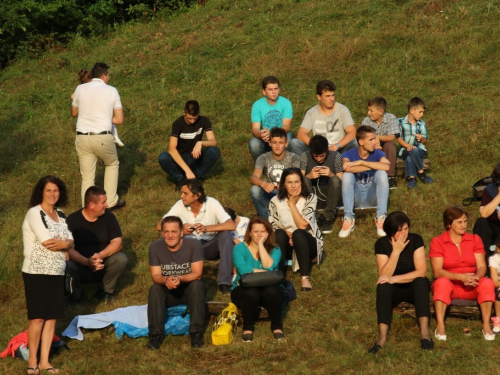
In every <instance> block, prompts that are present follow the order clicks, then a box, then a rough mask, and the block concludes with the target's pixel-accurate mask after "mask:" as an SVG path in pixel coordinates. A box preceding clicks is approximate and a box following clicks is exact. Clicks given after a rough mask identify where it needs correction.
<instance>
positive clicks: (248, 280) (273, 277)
mask: <svg viewBox="0 0 500 375" xmlns="http://www.w3.org/2000/svg"><path fill="white" fill-rule="evenodd" d="M282 281H283V272H281V271H280V270H275V271H265V272H250V273H245V274H244V275H241V279H240V285H241V286H242V287H243V288H254V287H258V286H267V285H276V284H279V283H281V282H282Z"/></svg>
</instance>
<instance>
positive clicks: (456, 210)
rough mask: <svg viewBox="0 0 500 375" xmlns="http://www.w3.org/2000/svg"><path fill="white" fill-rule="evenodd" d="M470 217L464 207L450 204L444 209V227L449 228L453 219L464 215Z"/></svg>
mask: <svg viewBox="0 0 500 375" xmlns="http://www.w3.org/2000/svg"><path fill="white" fill-rule="evenodd" d="M464 215H465V217H469V214H468V213H467V211H465V210H464V209H463V208H462V207H458V206H448V207H446V209H445V210H444V213H443V224H444V229H446V230H448V229H450V227H451V224H452V223H453V221H455V220H457V219H460V218H461V217H462V216H464Z"/></svg>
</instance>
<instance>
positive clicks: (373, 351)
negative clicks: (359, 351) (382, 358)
mask: <svg viewBox="0 0 500 375" xmlns="http://www.w3.org/2000/svg"><path fill="white" fill-rule="evenodd" d="M380 349H382V347H381V346H380V345H379V344H373V346H372V347H371V348H370V349H368V353H370V354H377V353H378V352H379V351H380Z"/></svg>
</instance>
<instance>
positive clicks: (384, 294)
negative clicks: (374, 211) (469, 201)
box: [368, 211, 434, 354]
mask: <svg viewBox="0 0 500 375" xmlns="http://www.w3.org/2000/svg"><path fill="white" fill-rule="evenodd" d="M409 228H410V219H409V218H408V216H406V214H405V213H403V212H401V211H395V212H392V213H390V214H389V215H388V216H387V217H386V219H385V221H384V228H383V229H384V232H385V233H386V236H384V237H382V238H379V239H378V240H377V242H375V256H376V260H377V269H378V275H379V278H378V280H377V320H378V328H379V334H378V341H377V342H376V343H375V344H374V345H373V346H372V347H371V348H370V350H368V352H369V353H372V354H376V353H377V352H378V351H379V350H380V349H381V348H382V347H383V346H384V345H385V342H386V340H387V335H388V333H389V328H390V326H391V321H392V309H393V308H394V307H395V306H397V305H399V304H400V303H401V302H408V303H411V304H413V305H415V314H416V316H417V319H418V324H419V326H420V337H421V339H420V347H421V348H422V349H424V350H431V349H432V348H433V347H434V343H433V342H432V340H431V338H430V333H429V318H430V316H431V311H430V306H429V292H430V282H429V280H428V279H427V278H426V277H425V274H426V272H427V262H426V259H425V248H424V240H423V239H422V237H421V236H420V235H418V234H416V233H410V232H409Z"/></svg>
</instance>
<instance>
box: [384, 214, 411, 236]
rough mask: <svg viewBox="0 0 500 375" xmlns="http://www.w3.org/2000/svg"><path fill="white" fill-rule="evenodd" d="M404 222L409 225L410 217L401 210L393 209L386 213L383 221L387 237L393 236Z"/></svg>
mask: <svg viewBox="0 0 500 375" xmlns="http://www.w3.org/2000/svg"><path fill="white" fill-rule="evenodd" d="M405 224H408V227H410V218H409V217H408V216H407V215H406V214H405V213H404V212H403V211H394V212H391V213H390V214H389V215H387V217H386V218H385V221H384V232H385V234H386V235H387V238H391V237H394V235H395V234H396V232H397V231H398V230H400V229H401V228H402V227H403V225H405Z"/></svg>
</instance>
